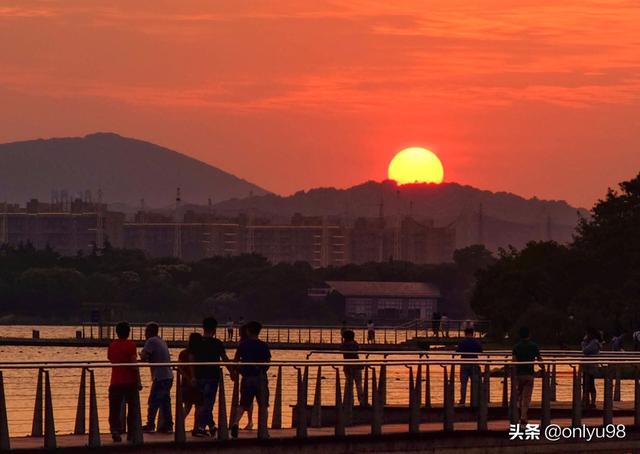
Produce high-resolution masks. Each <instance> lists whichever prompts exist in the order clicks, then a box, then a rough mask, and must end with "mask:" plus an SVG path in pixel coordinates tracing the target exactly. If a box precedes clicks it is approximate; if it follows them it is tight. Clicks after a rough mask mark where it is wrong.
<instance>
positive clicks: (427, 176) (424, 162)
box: [388, 147, 444, 184]
mask: <svg viewBox="0 0 640 454" xmlns="http://www.w3.org/2000/svg"><path fill="white" fill-rule="evenodd" d="M388 175H389V179H390V180H394V181H396V182H397V183H398V184H409V183H442V179H443V177H444V168H443V167H442V162H440V159H439V158H438V156H436V154H435V153H434V152H432V151H430V150H427V149H426V148H421V147H411V148H405V149H404V150H402V151H400V152H399V153H398V154H396V155H395V156H394V158H393V159H392V160H391V162H390V163H389V173H388Z"/></svg>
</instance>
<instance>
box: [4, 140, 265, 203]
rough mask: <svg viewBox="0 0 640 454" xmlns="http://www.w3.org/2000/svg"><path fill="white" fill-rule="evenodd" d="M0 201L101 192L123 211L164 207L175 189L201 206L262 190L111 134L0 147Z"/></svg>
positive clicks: (149, 145)
mask: <svg viewBox="0 0 640 454" xmlns="http://www.w3.org/2000/svg"><path fill="white" fill-rule="evenodd" d="M0 163H1V164H0V201H4V200H7V201H10V202H19V203H21V204H22V203H24V202H26V201H27V200H28V199H30V198H39V199H41V200H43V201H48V200H49V199H50V197H51V191H52V190H58V191H60V190H66V191H68V193H69V196H70V197H75V196H77V194H78V193H79V192H83V191H85V190H91V191H93V192H94V197H95V192H96V191H97V190H98V189H101V190H102V192H103V197H104V200H105V201H107V202H112V203H115V204H116V205H115V206H116V207H117V208H119V209H123V208H125V207H126V206H130V207H137V206H139V204H140V199H145V203H146V204H147V205H148V206H150V207H164V206H169V205H171V204H172V203H173V201H174V200H175V191H176V188H177V187H180V188H181V190H182V195H183V199H184V200H186V201H190V202H196V203H206V200H207V198H209V197H211V198H213V200H214V201H220V200H226V199H230V198H233V197H246V196H248V195H249V193H250V192H251V191H253V193H254V194H256V195H261V194H266V193H267V191H265V190H264V189H262V188H260V187H258V186H256V185H254V184H251V183H249V182H247V181H245V180H242V179H240V178H237V177H235V176H233V175H231V174H229V173H226V172H224V171H222V170H220V169H218V168H216V167H213V166H211V165H208V164H205V163H204V162H201V161H198V160H196V159H193V158H190V157H188V156H185V155H183V154H181V153H178V152H176V151H173V150H170V149H168V148H164V147H161V146H158V145H155V144H152V143H149V142H144V141H141V140H136V139H130V138H126V137H121V136H119V135H117V134H112V133H97V134H90V135H87V136H85V137H69V138H55V139H46V140H43V139H39V140H29V141H24V142H13V143H5V144H0Z"/></svg>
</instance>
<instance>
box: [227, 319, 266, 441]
mask: <svg viewBox="0 0 640 454" xmlns="http://www.w3.org/2000/svg"><path fill="white" fill-rule="evenodd" d="M243 329H244V330H246V332H245V333H243V334H246V339H243V340H241V341H240V343H239V344H238V349H237V350H236V354H235V356H234V358H233V360H234V362H243V363H268V362H269V361H271V351H270V350H269V345H267V343H266V342H264V341H262V340H260V339H259V338H258V336H260V331H261V330H262V324H260V323H259V322H255V321H253V322H249V323H247V324H246V325H245V326H244V327H243ZM268 369H269V367H268V366H241V367H240V375H241V376H242V380H241V381H240V406H239V408H238V411H237V412H236V418H235V420H234V421H233V423H232V425H231V436H232V437H233V438H238V424H239V423H240V419H242V415H243V414H244V413H245V412H247V413H249V414H250V412H251V411H252V408H253V400H254V399H256V400H257V401H258V408H260V406H261V405H267V406H268V405H269V383H268V378H267V370H268ZM261 381H262V382H263V383H261ZM263 392H264V393H265V395H263V394H262V393H263ZM252 428H253V427H252V424H251V419H249V424H247V427H246V429H247V430H250V429H252Z"/></svg>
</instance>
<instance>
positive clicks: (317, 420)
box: [311, 366, 322, 427]
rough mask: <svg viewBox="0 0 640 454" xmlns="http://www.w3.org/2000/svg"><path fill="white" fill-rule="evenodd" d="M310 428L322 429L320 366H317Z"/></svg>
mask: <svg viewBox="0 0 640 454" xmlns="http://www.w3.org/2000/svg"><path fill="white" fill-rule="evenodd" d="M311 427H322V366H318V373H317V374H316V388H315V393H314V396H313V408H312V409H311Z"/></svg>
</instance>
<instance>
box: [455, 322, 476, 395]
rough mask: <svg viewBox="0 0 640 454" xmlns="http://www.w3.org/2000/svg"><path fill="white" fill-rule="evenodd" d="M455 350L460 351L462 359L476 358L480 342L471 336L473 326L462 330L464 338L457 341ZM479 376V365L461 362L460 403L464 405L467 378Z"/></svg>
mask: <svg viewBox="0 0 640 454" xmlns="http://www.w3.org/2000/svg"><path fill="white" fill-rule="evenodd" d="M456 352H458V353H462V354H461V355H460V358H462V359H477V358H478V355H477V353H482V344H481V343H480V341H479V340H477V339H474V337H473V328H471V327H468V328H466V329H465V330H464V339H462V340H461V341H460V342H459V343H458V348H457V349H456ZM479 376H480V366H478V365H476V364H463V365H461V366H460V402H458V403H459V404H460V405H464V403H465V400H466V398H467V383H468V382H469V379H470V378H471V379H472V380H473V379H474V377H476V378H477V377H479Z"/></svg>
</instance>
